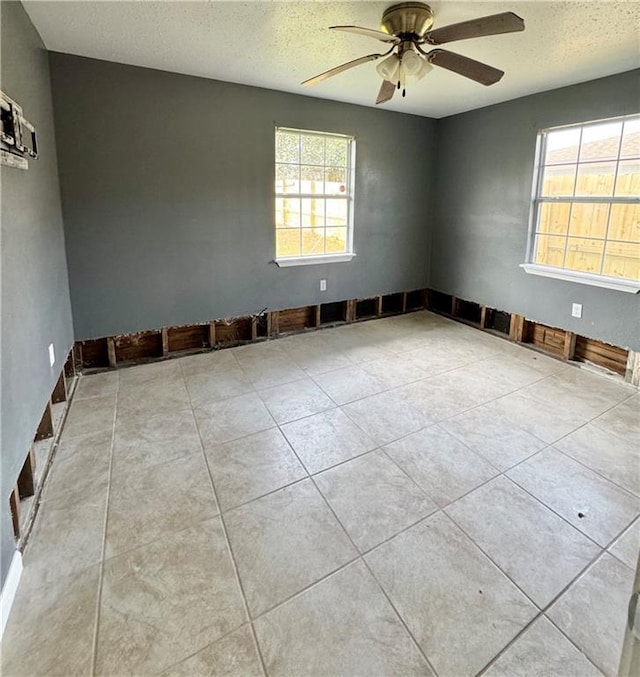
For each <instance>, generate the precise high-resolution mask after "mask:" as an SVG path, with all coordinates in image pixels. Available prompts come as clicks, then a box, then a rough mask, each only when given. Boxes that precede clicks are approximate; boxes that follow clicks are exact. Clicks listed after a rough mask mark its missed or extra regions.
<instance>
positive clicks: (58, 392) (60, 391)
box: [51, 369, 67, 404]
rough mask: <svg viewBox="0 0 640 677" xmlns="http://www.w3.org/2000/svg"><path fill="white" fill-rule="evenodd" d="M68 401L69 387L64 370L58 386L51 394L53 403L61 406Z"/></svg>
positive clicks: (57, 383)
mask: <svg viewBox="0 0 640 677" xmlns="http://www.w3.org/2000/svg"><path fill="white" fill-rule="evenodd" d="M66 399H67V385H66V382H65V378H64V369H63V370H62V371H61V372H60V376H59V377H58V380H57V381H56V385H55V387H54V388H53V392H52V393H51V403H52V404H59V403H60V402H65V401H66Z"/></svg>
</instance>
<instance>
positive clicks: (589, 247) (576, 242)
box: [564, 237, 604, 274]
mask: <svg viewBox="0 0 640 677" xmlns="http://www.w3.org/2000/svg"><path fill="white" fill-rule="evenodd" d="M603 250H604V241H603V240H589V239H586V238H579V237H570V238H569V239H568V240H567V255H566V257H565V262H564V267H565V268H568V269H569V270H581V271H583V272H585V273H595V274H599V273H600V266H601V265H602V252H603Z"/></svg>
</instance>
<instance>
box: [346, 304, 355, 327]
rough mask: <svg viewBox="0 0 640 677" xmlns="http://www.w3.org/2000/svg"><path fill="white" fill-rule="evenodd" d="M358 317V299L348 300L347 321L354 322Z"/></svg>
mask: <svg viewBox="0 0 640 677" xmlns="http://www.w3.org/2000/svg"><path fill="white" fill-rule="evenodd" d="M355 319H356V301H355V299H351V300H350V301H347V322H354V321H355Z"/></svg>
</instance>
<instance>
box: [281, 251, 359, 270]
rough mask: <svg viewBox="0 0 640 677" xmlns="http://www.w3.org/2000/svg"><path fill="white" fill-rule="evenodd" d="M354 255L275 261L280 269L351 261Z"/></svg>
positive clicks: (297, 257) (304, 257)
mask: <svg viewBox="0 0 640 677" xmlns="http://www.w3.org/2000/svg"><path fill="white" fill-rule="evenodd" d="M354 256H355V254H353V253H352V254H326V255H325V254H323V255H322V256H288V257H287V258H283V259H275V262H276V263H277V264H278V265H279V266H280V268H287V267H289V266H309V265H313V264H317V263H340V262H341V261H351V259H352V258H353V257H354Z"/></svg>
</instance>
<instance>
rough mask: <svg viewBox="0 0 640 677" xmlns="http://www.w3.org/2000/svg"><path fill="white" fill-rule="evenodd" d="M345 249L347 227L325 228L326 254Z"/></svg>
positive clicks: (336, 252)
mask: <svg viewBox="0 0 640 677" xmlns="http://www.w3.org/2000/svg"><path fill="white" fill-rule="evenodd" d="M346 251H347V229H346V228H327V254H329V253H331V254H338V253H342V252H346Z"/></svg>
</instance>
